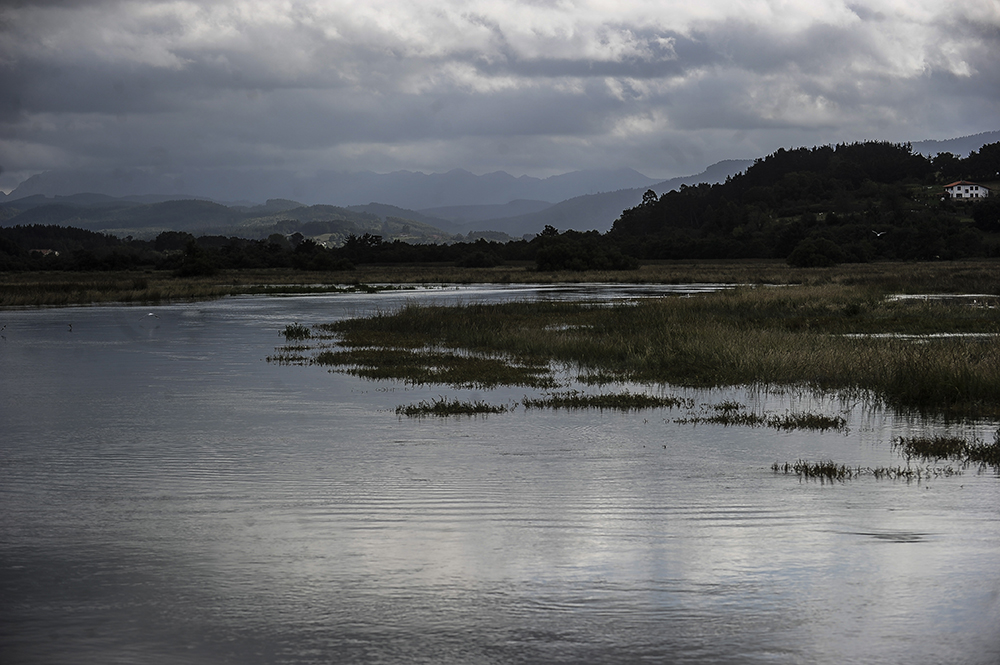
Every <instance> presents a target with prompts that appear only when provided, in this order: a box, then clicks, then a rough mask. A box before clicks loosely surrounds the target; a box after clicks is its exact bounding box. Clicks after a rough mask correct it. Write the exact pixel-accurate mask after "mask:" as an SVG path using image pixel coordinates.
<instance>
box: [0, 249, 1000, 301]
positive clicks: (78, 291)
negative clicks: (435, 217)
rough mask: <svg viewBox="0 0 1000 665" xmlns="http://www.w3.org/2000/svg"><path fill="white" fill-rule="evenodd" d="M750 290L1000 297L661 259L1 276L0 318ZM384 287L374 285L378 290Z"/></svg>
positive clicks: (964, 281) (915, 277) (959, 280)
mask: <svg viewBox="0 0 1000 665" xmlns="http://www.w3.org/2000/svg"><path fill="white" fill-rule="evenodd" d="M586 283H606V284H745V285H761V284H775V285H812V286H815V285H822V284H839V285H862V286H866V287H869V288H872V289H875V290H877V291H881V292H883V293H886V294H890V293H896V294H933V293H938V294H947V293H982V294H988V295H1000V259H975V260H973V259H970V260H961V261H934V262H919V263H901V262H876V263H859V264H841V265H838V266H834V267H830V268H797V267H793V266H789V265H788V264H786V263H785V262H783V261H779V260H771V261H762V260H738V261H663V262H656V263H648V264H644V265H642V266H640V267H639V268H638V269H636V270H621V271H584V272H571V271H560V272H539V271H537V270H535V269H534V268H533V267H532V266H531V265H530V264H527V263H525V264H522V265H506V266H498V267H495V268H460V267H456V266H452V265H437V264H421V265H412V264H411V265H382V266H380V265H365V266H361V267H358V268H356V269H354V270H350V271H333V272H304V271H295V270H247V271H223V272H219V273H218V274H216V275H212V276H207V277H175V276H173V274H172V273H170V272H166V271H159V272H157V271H122V272H55V271H53V272H26V273H12V272H8V273H0V310H2V309H9V308H24V307H28V308H31V307H61V306H72V305H92V304H110V303H136V304H156V303H160V302H182V301H198V300H212V299H215V298H223V297H226V296H235V295H288V294H309V293H335V292H338V291H357V290H373V289H378V288H382V287H384V286H416V285H430V284H435V285H436V284H586ZM375 285H377V286H375Z"/></svg>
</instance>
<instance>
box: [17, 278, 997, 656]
mask: <svg viewBox="0 0 1000 665" xmlns="http://www.w3.org/2000/svg"><path fill="white" fill-rule="evenodd" d="M651 288H655V287H651ZM589 294H596V295H598V296H599V297H601V298H604V299H608V300H612V299H615V298H632V297H641V296H643V295H648V294H649V292H648V289H647V287H642V289H640V288H638V287H636V288H626V287H602V288H600V289H599V288H598V287H596V286H582V287H575V288H572V289H568V288H559V287H546V288H544V289H534V290H533V289H529V288H524V287H510V288H499V287H498V288H495V289H486V288H474V289H430V290H427V291H420V292H404V293H384V294H377V295H356V294H344V295H335V296H322V297H308V298H282V299H264V298H240V299H231V300H226V301H219V302H212V303H197V304H184V305H170V306H163V307H156V308H154V309H155V313H156V315H157V316H158V317H159V318H158V319H157V318H155V317H153V318H150V317H148V314H149V311H150V308H148V307H147V308H144V309H140V308H130V307H92V308H71V309H62V310H40V311H17V312H4V313H3V316H4V322H5V323H8V327H7V329H6V330H5V335H6V336H7V341H6V342H0V370H2V376H3V382H2V384H0V418H2V432H3V434H2V435H0V436H2V439H0V474H2V475H0V478H2V482H0V502H2V508H3V510H2V511H0V533H2V538H0V612H2V616H0V619H2V620H0V662H3V663H38V662H42V663H136V662H143V663H273V662H282V663H314V662H316V663H327V662H434V663H470V662H475V663H480V662H484V663H491V662H495V663H508V662H574V663H576V662H609V663H610V662H628V663H632V662H637V661H643V660H651V661H654V662H691V663H757V662H761V663H763V662H766V663H804V662H808V663H843V662H851V663H898V662H909V663H928V664H930V663H950V662H961V663H976V664H978V663H983V664H986V663H996V662H998V660H1000V638H998V635H1000V578H998V577H997V575H996V571H997V570H998V569H1000V566H998V563H1000V481H998V479H997V478H996V476H995V475H993V474H992V473H985V474H979V473H977V472H976V471H975V470H974V469H972V470H969V471H966V472H965V473H964V474H963V475H960V476H954V477H948V478H935V479H932V480H931V481H929V482H920V483H917V482H913V483H905V482H891V481H876V480H874V479H871V478H863V479H857V480H853V481H851V482H848V483H834V484H829V483H827V484H820V483H816V482H800V481H798V480H796V479H795V477H794V476H785V475H783V474H778V475H775V474H774V473H772V472H771V470H770V466H771V464H772V463H773V462H775V461H782V462H784V461H794V460H796V459H807V460H821V459H832V460H834V461H836V462H838V463H844V464H851V465H870V466H880V465H898V464H901V463H905V462H903V461H901V460H900V458H899V457H898V455H897V454H896V453H895V452H894V451H893V450H892V446H891V441H892V439H893V438H894V437H897V436H901V435H910V434H914V433H928V432H931V433H937V432H944V431H948V432H950V433H958V434H961V435H968V436H973V435H978V436H980V437H981V438H988V437H992V431H993V429H995V427H996V426H995V424H994V425H992V429H991V427H989V426H986V425H983V426H981V427H980V428H979V429H976V428H975V427H969V428H968V429H961V428H959V427H958V426H955V425H950V426H946V425H943V424H933V423H930V424H929V423H925V422H921V421H919V420H916V419H914V420H911V421H907V420H905V419H899V418H893V417H890V416H887V415H886V414H883V413H881V412H879V411H877V410H873V409H870V408H869V409H866V408H864V405H851V404H845V403H841V402H839V401H837V400H832V399H823V398H817V397H813V396H810V395H795V394H784V395H760V394H745V393H744V392H742V391H735V390H734V391H724V392H719V393H698V392H684V393H683V394H684V395H685V396H688V397H691V398H693V399H694V400H695V401H696V402H697V403H699V404H700V403H704V402H709V401H722V400H737V401H740V402H742V403H744V404H746V405H747V406H748V408H753V409H758V410H763V409H767V410H769V411H774V412H779V413H780V412H783V411H785V410H800V411H801V410H809V411H819V412H828V413H831V414H840V413H842V412H844V411H845V410H847V411H846V412H847V414H848V416H849V432H848V433H847V434H846V435H845V434H844V433H837V432H826V433H822V434H819V433H811V432H802V431H793V432H776V431H773V430H766V429H749V428H738V427H730V428H727V427H722V426H715V425H707V424H699V425H695V426H692V425H680V424H677V423H675V422H674V420H675V418H676V417H677V416H678V415H680V414H679V413H677V412H673V411H670V410H651V411H646V412H640V413H631V414H618V413H602V412H590V411H586V412H570V413H567V412H552V411H544V410H531V411H525V410H523V409H519V410H515V411H514V412H512V413H507V414H500V415H494V416H490V417H488V418H486V419H481V418H478V419H471V418H450V419H443V420H442V419H425V420H418V421H414V420H410V419H400V418H397V417H396V416H395V415H394V413H393V410H394V409H395V407H396V406H397V405H399V404H406V403H413V402H417V401H419V400H422V399H433V398H435V397H437V396H439V395H446V396H448V397H460V398H462V399H469V398H472V399H481V398H488V399H489V401H490V402H493V403H500V402H504V401H505V400H508V399H509V400H515V401H516V400H518V399H520V398H522V397H523V396H524V390H523V389H517V390H513V389H505V390H499V391H496V392H494V393H489V395H487V394H485V393H477V392H476V391H471V390H470V391H452V390H448V389H445V388H442V387H440V386H436V387H431V388H413V387H408V386H404V385H402V384H393V383H370V382H364V381H360V380H358V379H355V378H353V377H349V376H345V375H341V374H331V373H329V372H327V371H325V370H324V369H322V368H319V367H287V366H275V365H271V364H268V363H266V362H264V360H263V359H264V358H265V357H266V356H267V355H269V354H270V353H272V352H273V350H274V347H275V346H277V345H279V344H280V343H281V342H282V340H283V338H281V337H279V335H278V332H279V331H280V330H282V329H283V328H284V326H285V325H287V324H288V323H290V322H293V321H297V322H301V323H304V324H310V325H311V324H315V323H321V322H326V321H330V320H333V319H335V318H337V317H342V316H350V315H355V314H363V313H367V312H370V311H373V310H374V309H375V308H390V307H394V306H396V305H398V304H401V303H404V302H407V301H409V300H413V299H436V300H438V301H442V302H448V301H469V300H472V299H475V298H497V299H499V298H509V297H547V298H570V297H581V296H583V295H589ZM70 324H72V332H70V331H69V326H70Z"/></svg>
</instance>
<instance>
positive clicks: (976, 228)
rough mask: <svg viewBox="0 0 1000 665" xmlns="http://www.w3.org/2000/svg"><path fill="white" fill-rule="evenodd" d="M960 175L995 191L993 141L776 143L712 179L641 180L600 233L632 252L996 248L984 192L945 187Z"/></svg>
mask: <svg viewBox="0 0 1000 665" xmlns="http://www.w3.org/2000/svg"><path fill="white" fill-rule="evenodd" d="M958 179H968V180H976V181H979V182H981V183H982V184H987V185H992V186H993V188H994V191H996V193H997V194H1000V190H997V187H996V185H997V184H998V182H1000V143H995V144H990V145H986V146H983V147H982V149H981V150H979V151H978V152H974V153H972V154H970V155H969V156H968V157H966V158H964V159H961V158H958V157H955V156H953V155H950V154H948V153H943V154H940V155H938V156H936V157H934V158H933V159H931V158H927V157H924V156H922V155H919V154H915V153H913V152H912V150H911V149H910V146H909V145H898V144H892V143H885V142H868V143H854V144H845V145H838V146H835V147H834V146H822V147H817V148H811V149H810V148H798V149H795V150H779V151H777V152H775V153H773V154H771V155H769V156H767V157H765V158H763V159H758V160H757V161H756V162H755V163H754V164H753V165H752V166H751V167H750V168H748V169H747V170H746V171H745V172H744V173H741V174H739V175H736V176H734V177H732V178H729V179H728V180H727V181H726V182H725V183H722V184H718V185H699V186H697V187H683V186H682V187H681V188H680V189H679V190H674V191H670V192H667V193H665V194H663V195H662V196H657V195H656V194H655V193H653V192H651V191H650V192H647V195H646V196H645V197H644V199H643V202H642V203H641V204H640V205H638V206H636V207H634V208H630V209H628V210H625V211H624V212H623V213H622V215H621V217H619V219H618V220H616V221H615V224H614V226H613V227H612V230H611V231H610V232H609V234H608V238H609V240H611V241H613V242H614V243H616V244H617V245H618V246H619V247H620V248H621V249H622V251H624V252H625V253H627V254H630V255H632V256H636V257H638V258H642V259H677V258H750V257H754V258H786V257H791V259H792V260H793V261H801V262H803V263H805V264H809V263H817V264H821V263H828V262H841V261H867V260H873V259H876V258H881V259H934V258H958V257H962V256H983V255H996V254H997V252H998V249H997V247H998V244H997V239H996V238H995V237H991V236H990V234H991V233H993V232H994V231H995V230H996V229H995V220H994V219H991V218H990V213H989V210H990V209H991V207H994V206H993V203H992V202H990V203H986V202H979V203H971V204H970V203H966V202H956V201H949V200H945V199H944V198H943V193H944V189H943V187H944V185H945V184H947V183H948V182H951V181H953V180H958ZM797 250H798V253H796V252H797Z"/></svg>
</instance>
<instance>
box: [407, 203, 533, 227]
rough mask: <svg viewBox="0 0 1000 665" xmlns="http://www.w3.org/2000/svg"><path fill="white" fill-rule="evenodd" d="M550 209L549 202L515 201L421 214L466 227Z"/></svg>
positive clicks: (437, 209)
mask: <svg viewBox="0 0 1000 665" xmlns="http://www.w3.org/2000/svg"><path fill="white" fill-rule="evenodd" d="M550 207H552V203H550V202H549V201H531V200H526V199H515V200H514V201H510V202H509V203H504V204H502V205H470V206H445V207H443V208H428V209H426V210H421V211H420V212H422V213H424V214H425V215H430V216H431V217H437V218H440V219H446V220H448V221H449V222H451V223H453V224H458V225H464V224H469V223H472V222H480V221H483V220H486V219H504V218H507V217H518V216H520V215H530V214H532V213H536V212H541V211H542V210H545V209H546V208H550Z"/></svg>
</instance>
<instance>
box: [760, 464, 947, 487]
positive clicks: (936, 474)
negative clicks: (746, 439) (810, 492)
mask: <svg viewBox="0 0 1000 665" xmlns="http://www.w3.org/2000/svg"><path fill="white" fill-rule="evenodd" d="M771 470H772V471H774V473H784V474H785V475H790V474H792V473H794V474H795V475H797V476H798V477H799V478H800V479H810V480H819V481H821V482H834V481H838V482H844V481H847V480H853V479H855V478H860V477H862V476H870V477H872V478H875V479H877V480H905V481H907V482H910V481H914V480H916V481H918V482H919V481H922V480H929V479H931V478H941V477H950V476H956V475H961V473H962V472H961V470H959V469H956V468H955V467H953V466H946V467H930V466H926V467H922V466H910V465H909V464H907V465H906V466H905V467H902V466H896V467H891V466H879V467H861V466H857V467H850V466H847V465H846V464H837V463H836V462H834V461H832V460H825V461H821V462H807V461H803V460H798V461H797V462H795V463H794V464H789V463H788V462H785V463H784V464H778V463H777V462H775V463H774V464H772V465H771Z"/></svg>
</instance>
